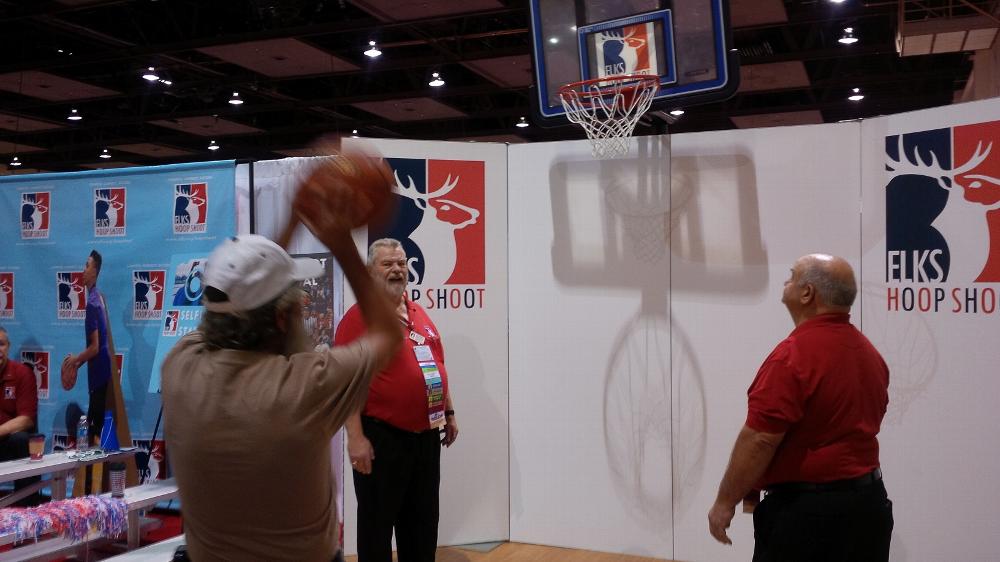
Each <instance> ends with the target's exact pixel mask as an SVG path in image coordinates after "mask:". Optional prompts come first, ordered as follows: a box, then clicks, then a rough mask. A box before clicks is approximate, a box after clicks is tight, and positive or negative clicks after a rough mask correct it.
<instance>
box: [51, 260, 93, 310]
mask: <svg viewBox="0 0 1000 562" xmlns="http://www.w3.org/2000/svg"><path fill="white" fill-rule="evenodd" d="M56 299H57V300H56V307H57V308H56V310H57V317H58V318H59V319H60V320H73V319H80V318H84V317H86V315H87V289H86V287H84V286H83V272H82V271H59V272H57V273H56Z"/></svg>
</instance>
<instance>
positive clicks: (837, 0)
mask: <svg viewBox="0 0 1000 562" xmlns="http://www.w3.org/2000/svg"><path fill="white" fill-rule="evenodd" d="M830 3H831V4H843V3H844V0H830Z"/></svg>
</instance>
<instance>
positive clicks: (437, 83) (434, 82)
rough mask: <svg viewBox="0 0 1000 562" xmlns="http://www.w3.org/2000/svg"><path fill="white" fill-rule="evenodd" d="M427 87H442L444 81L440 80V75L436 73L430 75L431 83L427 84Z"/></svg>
mask: <svg viewBox="0 0 1000 562" xmlns="http://www.w3.org/2000/svg"><path fill="white" fill-rule="evenodd" d="M427 85H428V86H434V87H435V88H438V87H441V86H444V80H442V79H441V74H439V73H437V72H433V73H431V81H430V82H428V83H427Z"/></svg>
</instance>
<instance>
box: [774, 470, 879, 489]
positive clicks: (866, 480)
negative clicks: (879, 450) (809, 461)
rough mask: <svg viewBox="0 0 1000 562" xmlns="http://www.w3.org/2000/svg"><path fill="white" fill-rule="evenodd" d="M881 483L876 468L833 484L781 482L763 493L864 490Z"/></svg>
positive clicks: (835, 481)
mask: <svg viewBox="0 0 1000 562" xmlns="http://www.w3.org/2000/svg"><path fill="white" fill-rule="evenodd" d="M881 481H882V469H881V468H876V469H875V470H873V471H871V472H869V473H868V474H864V475H861V476H858V477H857V478H848V479H846V480H834V481H833V482H782V483H781V484H772V485H771V486H768V487H767V488H766V490H765V491H766V492H767V493H769V494H770V493H774V492H834V491H842V490H853V489H855V488H864V487H865V486H871V485H872V484H874V483H876V482H881Z"/></svg>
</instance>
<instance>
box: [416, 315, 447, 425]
mask: <svg viewBox="0 0 1000 562" xmlns="http://www.w3.org/2000/svg"><path fill="white" fill-rule="evenodd" d="M413 334H414V332H411V335H410V338H411V339H413ZM416 335H417V336H420V334H416ZM421 339H423V337H422V336H421ZM414 341H416V340H414ZM413 354H414V355H416V357H417V363H418V364H419V365H420V371H421V373H423V375H424V385H425V386H426V388H427V420H428V422H429V423H430V427H431V429H439V428H441V427H443V426H444V382H443V381H442V379H441V372H440V371H439V370H438V366H437V363H436V362H435V361H434V354H433V353H431V347H430V346H429V345H415V346H413Z"/></svg>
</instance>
